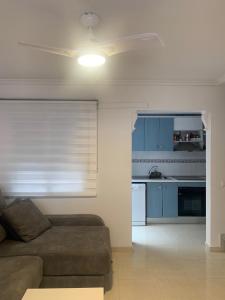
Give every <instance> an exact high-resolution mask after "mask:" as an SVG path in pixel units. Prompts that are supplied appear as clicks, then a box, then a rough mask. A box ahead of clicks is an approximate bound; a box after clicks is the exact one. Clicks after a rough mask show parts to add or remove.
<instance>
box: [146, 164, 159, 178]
mask: <svg viewBox="0 0 225 300" xmlns="http://www.w3.org/2000/svg"><path fill="white" fill-rule="evenodd" d="M153 169H154V171H157V169H158V166H152V167H151V169H150V170H149V172H148V175H149V176H150V175H151V173H152V170H153Z"/></svg>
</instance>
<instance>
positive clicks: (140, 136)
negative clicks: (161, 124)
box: [132, 118, 145, 151]
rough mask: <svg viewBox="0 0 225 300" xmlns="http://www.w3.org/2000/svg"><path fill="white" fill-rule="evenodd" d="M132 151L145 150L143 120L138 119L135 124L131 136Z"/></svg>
mask: <svg viewBox="0 0 225 300" xmlns="http://www.w3.org/2000/svg"><path fill="white" fill-rule="evenodd" d="M132 150H133V151H144V150H145V119H144V118H138V119H137V121H136V123H135V130H134V131H133V135H132Z"/></svg>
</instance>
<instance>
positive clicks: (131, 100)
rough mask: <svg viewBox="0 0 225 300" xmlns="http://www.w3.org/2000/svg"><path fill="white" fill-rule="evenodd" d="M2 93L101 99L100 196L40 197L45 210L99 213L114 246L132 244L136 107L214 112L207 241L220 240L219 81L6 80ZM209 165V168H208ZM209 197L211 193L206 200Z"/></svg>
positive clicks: (222, 146)
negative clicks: (181, 83)
mask: <svg viewBox="0 0 225 300" xmlns="http://www.w3.org/2000/svg"><path fill="white" fill-rule="evenodd" d="M0 97H1V98H43V99H45V98H46V99H47V98H48V99H50V98H52V99H56V98H61V99H63V98H64V99H65V98H67V99H99V101H100V109H99V142H98V146H99V149H98V150H99V175H98V196H97V198H89V199H38V200H36V201H37V204H38V205H39V206H40V208H41V209H42V210H43V211H44V212H47V213H87V212H89V213H98V214H100V215H101V216H102V217H103V218H104V220H105V222H106V224H107V225H108V226H109V227H110V231H111V238H112V245H113V246H114V247H126V246H131V225H130V224H131V204H130V179H131V126H132V125H133V120H134V114H135V112H136V111H137V110H143V109H148V110H154V111H172V112H175V111H177V112H180V111H186V112H194V111H195V112H196V111H197V112H202V111H207V112H208V113H209V114H210V116H211V123H212V128H211V139H212V151H211V153H207V155H208V156H209V157H211V160H212V164H211V166H210V168H211V181H210V177H209V176H208V180H209V182H208V184H209V185H210V186H211V189H210V196H211V203H210V204H209V203H208V204H209V205H208V209H207V214H208V217H210V218H211V222H208V223H207V239H206V241H207V243H208V244H209V245H210V246H214V247H216V246H219V245H220V234H221V233H225V217H224V212H225V190H224V189H222V188H221V181H225V160H224V154H225V139H224V138H223V132H224V128H225V118H224V114H225V90H224V88H222V87H217V86H171V85H170V86H166V85H151V84H150V85H147V84H146V83H141V82H140V83H130V84H129V83H126V84H111V85H108V84H103V85H96V86H94V85H85V84H83V85H82V84H74V85H73V84H51V82H41V81H37V82H36V81H27V82H26V81H21V82H16V81H9V82H7V81H2V82H0ZM208 170H209V169H208ZM207 201H209V199H208V200H207Z"/></svg>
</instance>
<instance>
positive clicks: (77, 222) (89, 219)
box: [47, 214, 105, 226]
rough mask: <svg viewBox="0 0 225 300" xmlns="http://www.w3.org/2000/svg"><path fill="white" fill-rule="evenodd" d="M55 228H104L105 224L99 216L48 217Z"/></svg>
mask: <svg viewBox="0 0 225 300" xmlns="http://www.w3.org/2000/svg"><path fill="white" fill-rule="evenodd" d="M47 217H48V219H49V221H50V222H51V223H52V225H53V226H104V225H105V223H104V221H103V220H102V218H100V217H99V216H97V215H89V214H76V215H47Z"/></svg>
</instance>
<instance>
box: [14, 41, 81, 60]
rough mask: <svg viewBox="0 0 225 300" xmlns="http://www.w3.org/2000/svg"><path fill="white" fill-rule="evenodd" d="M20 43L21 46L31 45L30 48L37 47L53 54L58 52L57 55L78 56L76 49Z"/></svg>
mask: <svg viewBox="0 0 225 300" xmlns="http://www.w3.org/2000/svg"><path fill="white" fill-rule="evenodd" d="M18 44H19V45H21V46H24V47H30V48H33V49H37V50H40V51H43V52H47V53H51V54H57V55H62V56H67V57H71V58H73V57H74V56H76V51H75V50H70V49H63V48H54V47H48V46H45V45H36V44H29V43H25V42H18Z"/></svg>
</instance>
